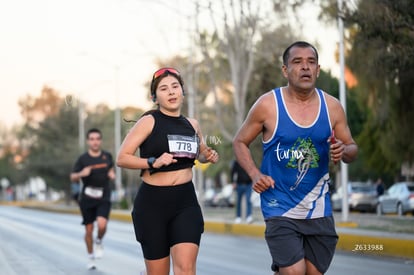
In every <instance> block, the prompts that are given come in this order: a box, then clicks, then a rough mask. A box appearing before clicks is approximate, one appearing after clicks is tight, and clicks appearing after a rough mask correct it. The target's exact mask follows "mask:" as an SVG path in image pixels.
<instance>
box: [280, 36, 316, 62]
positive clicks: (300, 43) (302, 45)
mask: <svg viewBox="0 0 414 275" xmlns="http://www.w3.org/2000/svg"><path fill="white" fill-rule="evenodd" d="M293 47H299V48H312V49H313V51H314V52H315V55H316V61H318V58H319V55H318V50H317V49H316V48H315V47H314V46H313V45H312V44H310V43H308V42H305V41H296V42H294V43H292V44H291V45H290V46H289V47H287V48H286V50H285V51H284V52H283V65H285V66H287V65H288V60H289V55H290V49H292V48H293Z"/></svg>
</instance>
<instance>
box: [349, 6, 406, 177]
mask: <svg viewBox="0 0 414 275" xmlns="http://www.w3.org/2000/svg"><path fill="white" fill-rule="evenodd" d="M345 20H346V22H347V24H348V25H350V26H352V27H353V28H354V29H355V30H356V31H355V33H354V36H353V37H352V42H353V43H352V51H351V52H350V56H349V58H348V62H349V65H350V67H351V68H352V69H353V71H354V72H355V73H357V75H358V78H359V79H360V85H359V87H358V94H360V95H361V97H360V100H361V102H362V103H363V104H364V105H365V106H368V107H369V108H370V110H371V112H370V113H369V117H368V120H367V123H366V125H365V127H364V130H363V131H362V133H361V135H360V136H359V138H358V142H359V143H360V144H361V146H364V149H365V150H366V153H367V155H366V157H367V164H368V165H369V167H370V168H372V169H374V170H376V171H377V172H379V173H380V172H384V171H386V172H389V173H393V174H394V175H395V176H398V175H399V173H400V167H401V164H403V163H404V162H408V163H414V144H413V142H412V133H414V124H413V123H412V121H413V120H414V109H413V108H412V106H414V93H413V87H414V47H413V45H414V2H413V1H390V0H381V1H360V2H359V4H358V7H357V9H356V10H354V11H352V10H350V11H348V12H347V14H346V17H345ZM361 60H363V62H361Z"/></svg>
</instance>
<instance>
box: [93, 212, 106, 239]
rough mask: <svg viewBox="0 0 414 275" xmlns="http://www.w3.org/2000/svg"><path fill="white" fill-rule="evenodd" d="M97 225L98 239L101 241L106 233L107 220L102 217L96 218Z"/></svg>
mask: <svg viewBox="0 0 414 275" xmlns="http://www.w3.org/2000/svg"><path fill="white" fill-rule="evenodd" d="M96 220H97V224H98V239H99V240H102V238H103V237H104V236H105V233H106V226H107V224H108V220H107V219H106V218H104V217H97V219H96Z"/></svg>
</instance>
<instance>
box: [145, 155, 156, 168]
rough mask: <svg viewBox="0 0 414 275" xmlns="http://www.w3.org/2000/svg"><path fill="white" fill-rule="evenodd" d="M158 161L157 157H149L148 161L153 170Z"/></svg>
mask: <svg viewBox="0 0 414 275" xmlns="http://www.w3.org/2000/svg"><path fill="white" fill-rule="evenodd" d="M156 160H157V159H156V158H155V157H149V158H148V159H147V163H148V166H149V167H150V168H151V169H154V166H153V164H154V162H155V161H156Z"/></svg>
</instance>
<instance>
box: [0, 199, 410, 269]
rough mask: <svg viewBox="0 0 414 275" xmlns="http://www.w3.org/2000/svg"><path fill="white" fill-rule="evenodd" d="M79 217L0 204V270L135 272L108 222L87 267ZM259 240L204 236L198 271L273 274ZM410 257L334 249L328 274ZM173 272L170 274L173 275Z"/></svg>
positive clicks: (124, 232) (127, 249)
mask: <svg viewBox="0 0 414 275" xmlns="http://www.w3.org/2000/svg"><path fill="white" fill-rule="evenodd" d="M80 221H81V219H80V217H79V216H78V215H69V214H60V213H51V212H44V211H38V210H32V209H24V208H19V207H11V206H0V225H1V226H0V244H1V245H0V274H2V275H17V274H18V275H20V274H25V275H30V274H33V275H44V274H53V275H55V274H116V275H119V274H122V275H124V274H125V275H129V274H139V272H140V271H141V270H143V269H144V262H143V258H142V253H141V250H140V248H139V245H138V244H137V243H136V242H135V239H134V234H133V231H132V230H133V229H132V226H131V224H130V223H128V222H120V221H115V220H112V221H110V223H109V228H108V234H107V236H106V238H105V257H104V259H102V260H100V261H99V262H98V269H97V270H95V271H93V272H91V271H88V270H86V252H85V247H84V244H83V240H82V238H83V227H82V226H81V225H80ZM269 264H270V258H269V255H268V252H267V248H266V245H265V243H264V241H263V239H261V238H252V237H243V236H234V235H223V234H212V233H205V234H203V238H202V243H201V248H200V254H199V258H198V263H197V270H198V274H199V275H228V274H238V275H260V274H269V275H270V274H272V272H270V270H269ZM413 268H414V263H413V262H412V261H404V260H402V259H394V258H387V257H372V256H363V255H362V256H361V255H360V254H356V253H339V252H338V253H337V254H336V255H335V257H334V261H333V264H332V266H331V269H330V270H329V271H328V273H327V275H345V274H347V275H348V274H364V275H370V274H375V275H385V274H387V275H388V274H394V275H399V274H411V273H412V270H413ZM171 274H172V273H171Z"/></svg>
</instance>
